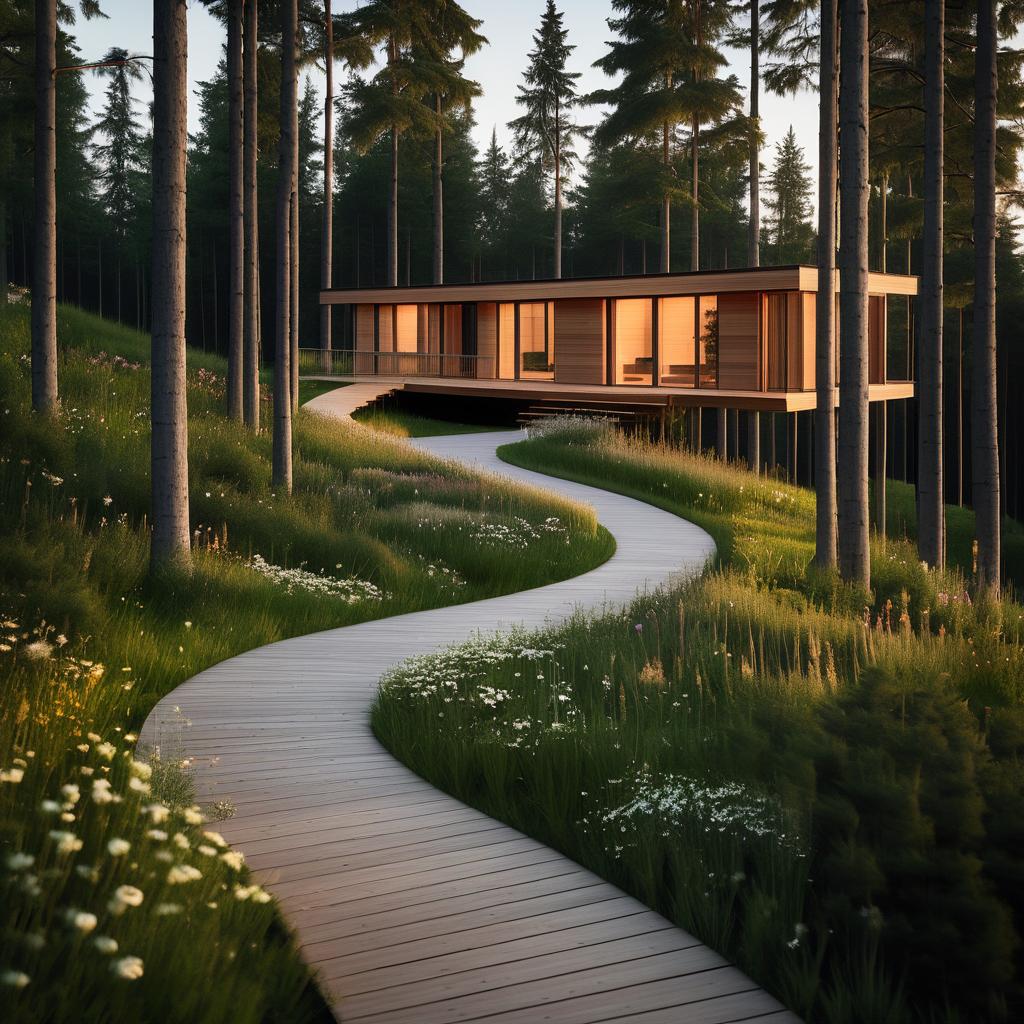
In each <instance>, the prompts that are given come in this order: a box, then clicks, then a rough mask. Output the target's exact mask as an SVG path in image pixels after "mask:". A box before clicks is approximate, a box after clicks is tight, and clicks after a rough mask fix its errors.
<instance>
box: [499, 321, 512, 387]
mask: <svg viewBox="0 0 1024 1024" xmlns="http://www.w3.org/2000/svg"><path fill="white" fill-rule="evenodd" d="M515 375H516V306H515V303H514V302H502V303H500V304H499V305H498V376H499V377H501V379H502V380H512V379H514V377H515Z"/></svg>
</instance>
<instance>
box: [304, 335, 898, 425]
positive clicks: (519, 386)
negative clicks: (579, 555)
mask: <svg viewBox="0 0 1024 1024" xmlns="http://www.w3.org/2000/svg"><path fill="white" fill-rule="evenodd" d="M309 351H310V353H311V354H312V355H313V356H315V357H316V359H319V358H320V356H321V355H322V353H321V352H320V351H319V350H309ZM311 362H312V360H311ZM306 365H307V367H308V366H309V365H310V363H307V364H306ZM302 376H303V379H309V380H336V381H338V382H339V383H365V384H370V383H372V384H380V385H382V386H386V387H387V388H388V389H392V390H396V391H397V390H401V391H408V392H410V393H412V394H426V395H458V396H461V397H469V398H499V399H515V400H519V401H523V402H543V401H546V400H570V399H571V400H572V401H573V402H577V403H579V404H580V405H581V406H585V405H586V404H587V403H601V404H603V405H607V404H610V403H621V404H622V405H628V406H644V407H647V406H650V408H651V411H652V412H656V411H658V410H659V409H663V408H671V407H683V408H708V409H710V408H718V407H720V406H723V405H724V406H727V407H733V408H743V409H754V410H757V411H759V412H805V411H806V410H808V409H814V408H815V406H816V405H817V401H816V396H815V393H814V392H813V391H765V392H761V393H758V394H751V393H750V392H748V391H738V390H728V389H721V388H715V389H703V390H701V389H696V388H692V389H688V390H682V389H679V388H668V387H649V388H642V389H641V388H635V387H622V386H619V387H616V386H614V385H603V386H597V387H595V386H593V385H587V384H560V383H556V382H554V381H541V380H493V379H490V380H489V379H483V380H481V379H478V378H472V377H455V376H453V377H426V376H419V375H415V376H397V375H394V376H389V375H380V376H378V375H374V374H351V373H338V374H330V373H322V372H319V371H318V369H317V368H315V367H314V368H313V369H312V370H309V369H304V370H303V371H302ZM868 394H869V401H871V402H883V401H894V400H897V399H903V398H913V397H914V384H913V382H912V381H888V382H887V383H885V384H872V385H871V386H870V387H869V389H868ZM836 404H837V405H838V404H839V393H838V391H837V392H836Z"/></svg>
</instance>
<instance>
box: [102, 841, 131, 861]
mask: <svg viewBox="0 0 1024 1024" xmlns="http://www.w3.org/2000/svg"><path fill="white" fill-rule="evenodd" d="M131 848H132V844H131V843H129V842H128V840H127V839H111V840H110V841H109V842H108V843H107V853H109V854H110V856H111V857H123V856H124V855H125V854H126V853H127V852H128V851H129V850H130V849H131Z"/></svg>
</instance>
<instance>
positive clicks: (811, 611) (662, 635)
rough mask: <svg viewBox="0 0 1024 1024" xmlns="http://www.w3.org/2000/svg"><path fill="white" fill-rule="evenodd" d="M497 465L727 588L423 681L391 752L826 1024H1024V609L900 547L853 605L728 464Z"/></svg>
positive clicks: (388, 690)
mask: <svg viewBox="0 0 1024 1024" xmlns="http://www.w3.org/2000/svg"><path fill="white" fill-rule="evenodd" d="M502 455H503V457H504V458H506V459H507V460H508V461H510V462H514V463H515V464H517V465H523V466H526V467H528V468H531V469H539V470H543V471H544V472H549V473H553V474H555V475H562V476H566V477H572V478H574V479H578V480H582V481H584V482H587V483H593V484H596V485H598V486H602V487H608V488H612V489H616V490H621V491H623V492H625V493H628V494H632V495H634V496H636V497H639V498H641V499H642V500H646V501H650V502H652V503H655V504H658V505H660V506H662V507H664V508H667V509H669V510H671V511H673V512H676V513H677V514H679V515H682V516H685V517H686V518H688V519H691V520H693V521H695V522H697V523H699V524H700V525H702V526H703V527H704V528H705V529H707V530H708V531H709V532H710V533H711V534H712V535H713V536H714V538H715V540H716V542H717V544H718V547H719V564H718V565H717V567H716V568H714V569H712V570H710V571H709V572H707V573H706V574H704V575H703V576H702V577H701V578H699V579H696V580H693V581H691V582H689V583H687V584H685V585H682V586H680V587H678V588H676V589H674V590H672V591H667V592H661V593H657V594H652V595H647V596H644V597H642V598H639V599H638V600H637V601H636V602H635V603H634V604H633V605H632V606H631V607H629V608H628V609H626V610H625V611H623V612H617V613H612V614H605V615H599V616H580V617H578V618H577V619H575V620H574V621H571V622H569V623H568V624H566V625H564V626H561V627H558V628H554V629H551V630H548V631H544V632H541V633H534V634H529V635H522V636H518V635H511V636H503V637H491V638H481V639H479V640H476V641H474V642H472V643H469V644H466V645H463V646H462V647H460V648H455V649H452V650H450V651H446V652H442V653H440V654H438V655H434V656H429V657H424V658H421V659H417V660H414V661H413V662H411V663H409V664H407V665H405V666H403V667H400V668H399V669H398V670H397V671H396V672H395V673H394V674H393V675H392V676H391V677H389V678H388V679H387V680H386V681H385V683H384V685H383V687H382V690H381V694H380V697H379V700H378V703H377V705H376V707H375V709H374V717H373V721H374V727H375V729H376V731H377V733H378V735H379V736H380V737H381V738H382V740H383V741H384V742H385V743H386V744H387V745H388V747H389V749H391V750H392V751H393V752H394V753H396V754H397V755H398V756H400V757H401V758H402V759H403V760H404V761H405V762H406V763H407V764H409V765H410V766H411V767H412V768H414V769H415V770H416V771H418V772H420V773H421V774H423V775H424V776H426V777H427V778H428V779H430V780H431V781H432V782H434V783H435V784H437V785H438V786H440V787H442V788H444V789H446V790H448V791H449V792H452V793H454V794H455V795H457V796H458V797H460V798H461V799H463V800H465V801H467V802H469V803H471V804H473V805H474V806H477V807H480V808H482V809H483V810H485V811H486V812H488V813H490V814H492V815H494V816H496V817H499V818H501V819H503V820H505V821H508V822H510V823H511V824H513V825H514V826H516V827H518V828H520V829H522V830H523V831H525V832H527V833H529V834H531V835H533V836H536V837H537V838H539V839H541V840H543V841H545V842H547V843H550V844H552V845H554V846H556V847H557V848H559V849H561V850H563V851H565V852H566V853H567V854H569V855H570V856H572V857H573V858H575V859H577V860H579V861H580V862H581V863H583V864H585V865H587V866H588V867H590V868H592V869H593V870H595V871H596V872H598V873H599V874H601V875H603V876H604V877H606V878H608V879H610V880H612V881H613V882H615V883H616V884H618V885H620V886H622V887H623V888H625V889H627V890H628V891H630V892H632V893H634V894H635V895H637V896H638V897H639V898H640V899H642V900H644V901H645V902H646V903H648V904H649V905H650V906H652V907H655V908H657V909H658V910H660V911H661V912H662V913H664V914H666V915H667V916H668V917H670V918H671V919H673V920H674V921H676V922H678V923H679V924H680V925H681V926H683V927H684V928H686V929H688V930H690V931H692V932H693V933H694V934H695V935H697V936H698V937H699V938H701V939H702V940H704V941H705V942H707V943H709V944H710V945H711V946H713V947H714V948H716V949H718V950H720V951H721V952H722V953H724V954H725V955H726V956H728V957H730V958H731V959H733V960H734V961H736V962H737V963H738V964H739V965H740V966H741V967H742V968H743V969H744V970H746V971H747V972H748V973H749V974H750V975H751V976H752V977H753V978H754V979H755V980H757V981H759V982H760V983H762V984H763V985H765V986H766V987H767V988H768V989H769V990H771V991H772V992H773V993H775V994H776V995H777V996H778V997H779V998H780V999H781V1000H782V1001H783V1002H784V1003H785V1004H786V1005H788V1006H789V1007H791V1008H792V1009H793V1010H795V1011H796V1012H797V1013H799V1014H800V1015H801V1016H803V1018H804V1019H805V1020H808V1021H815V1022H828V1024H854V1022H864V1021H872V1022H887V1024H904V1022H906V1024H917V1022H926V1021H927V1022H939V1021H943V1022H950V1024H952V1022H966V1021H991V1022H996V1021H1009V1020H1014V1019H1020V1017H1021V1014H1022V1012H1024V969H1022V968H1024V962H1022V954H1021V948H1022V947H1021V943H1020V936H1021V934H1022V933H1024V853H1022V851H1024V772H1022V758H1024V645H1022V641H1024V609H1022V607H1021V606H1020V605H1019V604H1016V603H1014V602H1013V601H1012V600H1011V599H1007V600H1004V601H1003V602H1001V603H998V604H993V603H975V601H974V595H973V586H972V580H971V578H970V575H969V571H964V569H963V568H958V567H956V566H954V567H952V568H951V569H950V571H948V572H945V573H936V572H930V571H928V570H926V569H925V568H924V567H922V565H921V564H920V563H919V561H918V560H917V558H916V555H915V552H914V549H913V547H912V545H911V543H910V542H909V541H908V540H907V539H905V538H902V537H900V538H896V537H893V538H891V539H889V540H888V541H887V542H886V543H884V544H882V543H876V545H875V555H874V563H873V584H874V590H873V592H872V593H866V592H858V591H857V590H855V589H853V588H850V587H848V586H846V585H844V584H842V583H841V582H840V581H839V580H838V578H837V577H836V576H835V575H834V574H831V573H823V572H819V571H817V570H815V569H813V568H812V567H811V566H810V560H811V557H812V554H813V536H814V504H813V493H812V492H810V491H808V490H805V489H801V488H797V487H793V486H790V485H788V484H785V483H780V482H777V481H775V480H769V479H760V480H759V479H757V478H755V477H753V476H752V475H751V474H749V473H748V472H746V471H745V470H743V469H740V468H738V467H732V466H724V465H721V464H720V463H717V462H716V461H714V460H713V459H709V458H704V457H700V456H694V455H692V454H687V453H684V452H682V451H679V450H674V449H671V448H666V447H662V446H659V445H656V444H651V443H647V442H644V441H639V440H635V439H628V438H624V437H622V436H619V435H616V434H613V433H611V432H609V431H608V430H606V429H603V428H601V427H597V426H594V425H587V424H580V423H576V424H572V423H570V424H563V425H557V424H556V425H554V426H552V427H550V428H549V429H547V430H545V431H543V432H542V433H539V434H536V435H535V436H534V437H533V438H531V439H530V440H528V441H525V442H523V443H521V444H517V445H514V446H509V447H507V448H504V449H502ZM902 497H903V496H902V495H900V494H899V493H898V489H897V494H896V495H895V499H896V500H895V501H894V502H893V506H894V507H893V511H894V515H896V516H901V515H902V516H904V517H906V509H905V502H903V501H901V498H902ZM966 515H967V513H965V512H962V511H961V510H956V511H955V513H954V516H955V522H954V523H953V524H952V528H951V547H954V545H959V546H960V547H959V551H960V553H959V554H958V552H957V551H956V550H954V552H953V553H954V555H955V556H957V558H958V559H962V557H963V551H964V550H966V552H967V553H968V556H969V551H970V543H969V532H968V533H967V543H966V548H964V547H963V542H964V535H963V531H964V529H965V526H964V519H963V517H964V516H966ZM906 521H907V522H908V525H910V523H909V519H906ZM966 529H967V530H969V525H968V526H967V527H966ZM1018 536H1019V534H1018ZM953 537H955V538H956V539H955V541H954V539H953ZM1014 543H1015V541H1014V540H1013V536H1012V534H1011V545H1010V546H1012V545H1013V544H1014ZM966 569H967V570H969V559H968V562H967V565H966ZM441 710H443V712H444V717H443V718H441V717H439V711H441Z"/></svg>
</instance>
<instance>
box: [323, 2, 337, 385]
mask: <svg viewBox="0 0 1024 1024" xmlns="http://www.w3.org/2000/svg"><path fill="white" fill-rule="evenodd" d="M324 70H325V72H326V77H325V80H324V209H323V221H322V227H321V231H320V287H321V288H323V289H325V290H326V289H328V288H330V287H332V283H333V277H334V275H333V267H334V18H333V17H332V15H331V0H324ZM333 309H334V307H333V306H331V305H330V304H329V303H323V304H322V305H321V306H320V347H321V348H322V349H323V350H324V351H325V352H329V351H330V350H331V315H332V313H333ZM324 358H325V359H326V358H327V357H326V356H325V357H324ZM325 367H326V368H330V364H329V363H327V364H325Z"/></svg>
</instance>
